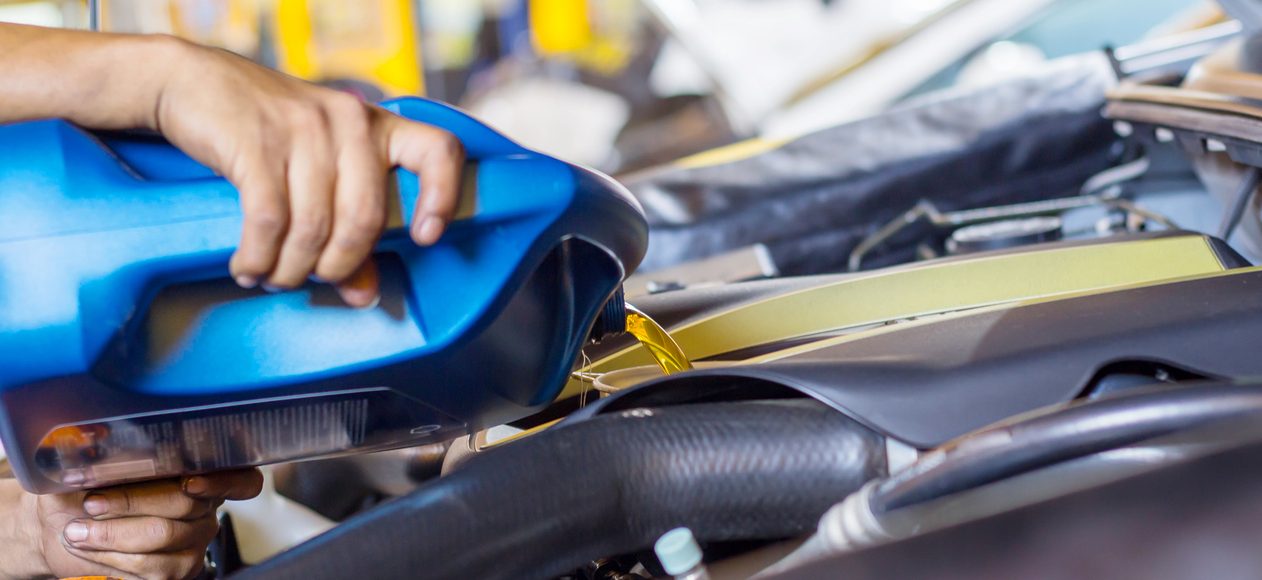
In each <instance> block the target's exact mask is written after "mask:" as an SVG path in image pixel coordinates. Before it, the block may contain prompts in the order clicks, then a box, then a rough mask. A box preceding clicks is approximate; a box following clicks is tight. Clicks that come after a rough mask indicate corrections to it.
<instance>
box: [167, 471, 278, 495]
mask: <svg viewBox="0 0 1262 580" xmlns="http://www.w3.org/2000/svg"><path fill="white" fill-rule="evenodd" d="M183 487H184V493H185V494H187V495H188V496H189V497H192V498H197V499H211V500H246V499H251V498H253V497H254V496H257V495H258V494H259V492H261V491H263V472H261V471H259V470H257V469H242V470H238V471H224V472H221V473H208V474H206V475H195V476H193V477H187V478H185V479H184V482H183Z"/></svg>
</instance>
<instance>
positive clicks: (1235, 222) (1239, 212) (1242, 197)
mask: <svg viewBox="0 0 1262 580" xmlns="http://www.w3.org/2000/svg"><path fill="white" fill-rule="evenodd" d="M1260 178H1262V170H1260V169H1258V168H1257V167H1250V168H1249V171H1248V172H1247V173H1245V175H1244V179H1242V180H1241V181H1240V187H1239V189H1237V190H1236V196H1235V198H1234V199H1235V201H1234V202H1233V203H1232V206H1231V210H1230V211H1229V212H1228V213H1227V215H1226V216H1225V217H1224V218H1223V224H1222V225H1221V226H1219V227H1218V237H1219V239H1221V240H1222V241H1224V242H1225V241H1227V239H1228V238H1230V237H1231V234H1232V232H1234V231H1236V226H1239V225H1240V220H1241V219H1242V218H1243V217H1244V212H1245V209H1247V208H1248V207H1249V200H1251V199H1253V192H1254V191H1257V189H1258V181H1259V179H1260Z"/></svg>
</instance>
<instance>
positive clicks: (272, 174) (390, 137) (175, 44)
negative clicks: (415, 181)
mask: <svg viewBox="0 0 1262 580" xmlns="http://www.w3.org/2000/svg"><path fill="white" fill-rule="evenodd" d="M167 46H168V48H167V49H166V50H167V51H168V52H172V53H173V58H172V59H170V61H169V62H170V63H171V68H170V70H169V71H167V72H166V73H165V74H166V78H165V81H164V82H163V83H162V84H161V91H160V93H159V95H158V98H157V103H156V106H155V107H154V111H153V115H152V125H153V128H154V129H157V130H158V131H160V132H161V133H162V134H163V135H164V136H165V137H166V138H167V139H168V140H170V141H171V142H172V143H173V144H175V145H176V146H178V147H179V148H180V149H182V150H184V151H185V152H186V153H188V154H189V155H191V156H192V157H193V158H195V159H197V160H198V161H201V162H202V163H205V164H206V165H208V166H209V167H211V168H213V169H215V170H216V171H218V172H219V173H220V174H222V175H224V176H225V177H226V178H227V179H228V180H229V181H230V182H232V183H233V184H234V185H235V186H236V187H237V189H238V190H239V191H240V194H241V206H242V211H243V213H244V219H245V225H244V230H243V233H242V237H241V243H240V246H239V248H238V250H237V252H236V254H235V255H234V256H233V258H232V262H231V271H232V275H233V277H234V278H235V279H236V281H237V283H238V284H239V285H241V286H243V287H253V286H255V285H258V284H262V285H264V286H265V287H267V288H273V289H289V288H295V287H298V286H300V285H302V284H303V283H304V282H305V281H306V280H307V279H308V277H309V276H311V275H314V277H315V278H316V279H318V280H322V281H326V282H330V283H333V284H335V285H337V286H338V289H339V292H340V294H341V295H342V298H343V299H344V300H345V301H346V302H347V303H348V304H350V305H352V306H357V307H366V306H371V305H372V304H374V303H375V301H376V300H377V298H378V292H379V282H378V278H377V272H376V268H375V266H374V264H373V262H372V261H371V260H370V259H369V257H370V254H371V252H372V250H373V247H374V246H375V245H376V242H377V240H378V238H379V237H380V235H381V233H382V230H383V228H384V226H385V225H386V220H387V210H388V203H387V196H388V195H390V190H389V188H388V178H389V170H390V169H391V168H392V167H394V166H401V167H404V168H406V169H408V170H410V171H413V172H415V173H417V174H419V175H420V176H421V178H422V180H423V186H422V193H421V195H420V200H419V201H418V203H417V204H416V212H415V215H414V216H413V218H412V227H411V235H412V238H413V239H414V240H415V241H416V243H418V244H421V245H429V244H433V243H434V242H436V241H437V240H438V238H439V236H441V235H442V233H443V231H444V229H445V228H446V226H447V224H449V223H450V222H451V220H452V218H453V217H454V215H455V212H456V208H457V205H458V195H459V189H460V187H459V186H460V176H461V171H462V168H463V164H464V150H463V148H462V147H461V145H460V142H459V141H458V140H457V139H456V138H455V137H454V136H452V135H451V134H450V133H447V132H445V131H443V130H441V129H437V128H435V127H431V126H429V125H425V124H422V123H416V122H413V121H410V120H407V119H403V118H401V117H399V116H396V115H393V114H391V113H389V112H388V111H385V110H384V109H381V108H379V107H376V106H374V105H370V104H366V103H363V102H361V101H360V100H359V99H357V98H356V97H354V96H351V95H348V94H345V93H341V92H337V91H334V90H331V89H326V88H322V87H318V86H316V85H313V84H310V83H307V82H304V81H300V80H298V79H295V78H292V77H288V76H285V75H282V74H279V73H277V72H274V71H272V70H269V69H266V68H264V67H262V66H259V65H256V64H254V63H252V62H250V61H248V60H246V59H244V58H240V57H238V56H236V55H233V54H231V53H228V52H225V51H221V50H217V49H210V48H205V47H201V46H196V45H193V44H189V43H185V42H183V41H178V40H173V39H172V40H171V41H170V43H168V45H167Z"/></svg>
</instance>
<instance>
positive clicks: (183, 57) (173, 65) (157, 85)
mask: <svg viewBox="0 0 1262 580" xmlns="http://www.w3.org/2000/svg"><path fill="white" fill-rule="evenodd" d="M114 40H115V45H114V46H113V47H111V49H112V50H113V54H112V55H111V58H110V62H113V63H119V65H118V68H119V69H120V71H122V74H121V79H122V81H121V83H120V84H122V83H125V85H123V86H126V87H129V88H128V89H127V91H126V92H127V93H129V94H128V95H127V96H126V98H125V99H123V100H121V101H120V103H119V104H120V105H123V106H124V107H123V112H122V114H121V115H120V117H121V118H125V119H127V120H126V121H125V123H126V125H128V126H131V127H136V128H144V129H152V130H154V131H157V130H159V129H160V128H161V122H160V114H159V113H160V109H161V106H162V98H163V95H164V94H165V92H166V90H167V88H168V86H169V85H170V84H171V83H172V81H173V80H174V79H176V78H177V77H178V76H179V75H180V74H181V73H180V71H181V69H188V68H196V64H195V63H194V62H193V61H192V57H193V56H195V53H196V51H197V50H201V49H200V47H197V46H195V45H193V44H191V43H189V42H187V41H184V40H181V39H179V38H176V37H174V36H169V35H162V34H145V35H140V34H129V35H119V36H117V37H115V39H114Z"/></svg>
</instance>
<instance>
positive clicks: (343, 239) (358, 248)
mask: <svg viewBox="0 0 1262 580" xmlns="http://www.w3.org/2000/svg"><path fill="white" fill-rule="evenodd" d="M376 237H377V234H376V232H371V231H368V230H366V229H360V228H355V229H350V228H348V229H347V230H346V231H344V232H342V233H340V234H338V236H337V237H336V238H335V239H334V243H335V244H336V246H337V249H338V250H341V251H343V252H348V253H359V252H364V251H366V250H367V248H368V246H371V245H372V243H373V241H374V240H375V239H376Z"/></svg>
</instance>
